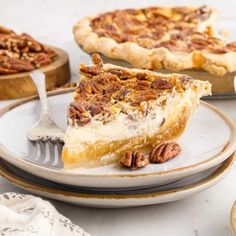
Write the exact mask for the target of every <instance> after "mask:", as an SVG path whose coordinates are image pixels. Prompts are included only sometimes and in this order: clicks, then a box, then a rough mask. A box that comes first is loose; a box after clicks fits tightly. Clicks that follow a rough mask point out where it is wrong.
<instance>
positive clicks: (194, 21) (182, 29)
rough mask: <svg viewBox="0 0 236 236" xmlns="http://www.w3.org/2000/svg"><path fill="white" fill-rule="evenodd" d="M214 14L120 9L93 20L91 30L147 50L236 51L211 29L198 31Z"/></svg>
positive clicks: (207, 11) (201, 10) (205, 10)
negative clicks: (213, 35)
mask: <svg viewBox="0 0 236 236" xmlns="http://www.w3.org/2000/svg"><path fill="white" fill-rule="evenodd" d="M211 11H212V10H211V9H209V8H207V7H206V6H202V7H200V8H196V9H194V8H193V9H191V8H188V7H179V8H178V7H176V8H170V9H164V8H160V7H151V8H146V9H127V10H116V11H113V12H108V13H104V14H102V15H99V16H98V17H95V18H94V19H92V21H91V27H92V30H93V32H95V33H97V35H98V36H99V37H109V38H112V39H114V40H115V41H116V42H117V43H125V42H135V43H137V44H138V45H140V46H141V47H144V48H147V49H153V48H160V47H164V48H167V49H169V50H170V51H173V52H188V53H189V52H192V51H196V50H205V51H210V52H213V53H216V54H221V53H225V52H228V51H236V48H235V43H233V47H232V43H231V44H226V43H225V42H223V41H222V40H220V39H218V38H214V37H212V36H211V33H209V32H208V31H207V29H206V31H205V32H200V31H199V30H198V24H199V23H201V22H203V21H205V20H207V19H208V18H209V16H210V14H211Z"/></svg>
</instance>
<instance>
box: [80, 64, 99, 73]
mask: <svg viewBox="0 0 236 236" xmlns="http://www.w3.org/2000/svg"><path fill="white" fill-rule="evenodd" d="M80 72H82V73H84V74H87V75H99V74H100V73H101V72H102V70H101V68H100V67H98V66H85V65H81V66H80Z"/></svg>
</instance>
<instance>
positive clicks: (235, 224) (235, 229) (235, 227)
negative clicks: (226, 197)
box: [230, 201, 236, 236]
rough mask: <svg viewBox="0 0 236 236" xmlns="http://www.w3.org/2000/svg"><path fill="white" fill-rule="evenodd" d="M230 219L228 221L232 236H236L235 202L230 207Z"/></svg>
mask: <svg viewBox="0 0 236 236" xmlns="http://www.w3.org/2000/svg"><path fill="white" fill-rule="evenodd" d="M230 218H231V219H230V221H231V227H232V233H233V235H234V236H236V201H235V203H234V205H233V207H232V210H231V217H230Z"/></svg>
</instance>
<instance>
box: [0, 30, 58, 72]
mask: <svg viewBox="0 0 236 236" xmlns="http://www.w3.org/2000/svg"><path fill="white" fill-rule="evenodd" d="M55 56H56V53H55V52H54V51H53V50H51V49H49V48H47V47H46V46H44V45H42V44H41V43H39V42H37V41H36V40H35V39H33V38H32V37H31V36H29V35H27V34H25V33H23V34H21V35H18V34H16V33H15V32H14V31H12V30H10V29H7V28H4V27H1V26H0V75H1V74H12V73H17V72H23V71H31V70H34V69H36V68H39V67H42V66H46V65H48V64H50V63H51V62H52V61H53V59H54V57H55Z"/></svg>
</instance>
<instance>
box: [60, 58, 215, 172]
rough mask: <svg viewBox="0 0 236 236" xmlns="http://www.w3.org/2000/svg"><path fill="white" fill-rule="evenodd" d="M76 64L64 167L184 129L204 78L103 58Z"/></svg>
mask: <svg viewBox="0 0 236 236" xmlns="http://www.w3.org/2000/svg"><path fill="white" fill-rule="evenodd" d="M92 60H93V64H92V65H81V66H80V74H81V77H80V82H79V83H78V85H77V89H76V91H75V93H74V101H73V102H72V103H71V104H70V105H69V107H68V128H67V131H66V135H65V145H64V147H63V152H62V159H63V161H64V164H65V167H66V168H72V167H78V166H96V165H97V166H98V165H104V164H107V163H111V162H114V161H116V160H118V159H119V158H120V157H121V156H123V155H124V153H126V152H127V151H133V150H138V149H143V148H144V149H145V148H151V147H154V146H155V145H157V144H159V143H160V142H163V141H166V140H170V139H174V138H176V137H178V136H179V135H181V133H182V132H183V131H184V129H185V127H186V125H187V123H188V121H189V118H190V117H191V114H192V112H193V111H194V110H195V108H196V107H197V104H198V103H199V99H200V97H201V96H205V95H209V94H210V93H211V86H210V84H209V83H208V82H206V81H198V80H193V79H192V78H190V77H188V76H186V75H181V74H161V73H156V72H151V71H148V70H140V69H127V68H124V67H118V66H115V65H112V64H103V62H102V60H101V58H100V57H99V55H98V54H94V55H93V56H92Z"/></svg>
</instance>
